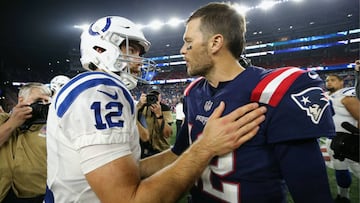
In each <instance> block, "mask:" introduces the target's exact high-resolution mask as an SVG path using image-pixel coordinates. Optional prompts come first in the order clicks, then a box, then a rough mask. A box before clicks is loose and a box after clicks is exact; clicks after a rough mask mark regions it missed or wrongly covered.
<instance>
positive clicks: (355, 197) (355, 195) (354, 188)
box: [170, 124, 360, 203]
mask: <svg viewBox="0 0 360 203" xmlns="http://www.w3.org/2000/svg"><path fill="white" fill-rule="evenodd" d="M175 135H176V125H175V124H173V136H172V137H171V141H170V142H171V143H174V142H175ZM327 173H328V177H329V182H330V190H331V194H332V196H333V197H334V198H335V197H336V194H337V187H336V180H335V174H334V170H333V169H329V168H328V169H327ZM359 193H360V187H359V179H358V178H356V177H355V176H352V184H351V188H350V201H351V203H360V199H359ZM288 202H289V203H294V201H293V200H292V199H291V196H290V195H289V196H288ZM177 203H187V200H186V195H184V197H183V198H182V199H181V200H179V201H178V202H177Z"/></svg>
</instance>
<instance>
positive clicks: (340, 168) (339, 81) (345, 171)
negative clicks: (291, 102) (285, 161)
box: [325, 74, 360, 202]
mask: <svg viewBox="0 0 360 203" xmlns="http://www.w3.org/2000/svg"><path fill="white" fill-rule="evenodd" d="M325 82H326V83H325V85H326V88H327V90H328V92H327V94H328V96H329V98H330V100H331V103H332V106H333V108H334V111H335V114H334V116H333V119H334V124H335V130H336V132H337V133H351V132H349V131H348V130H347V129H345V128H344V127H343V126H342V124H343V123H344V122H348V123H350V124H351V125H353V126H357V127H358V124H359V113H360V101H359V100H358V99H357V97H356V94H355V88H354V87H348V88H344V80H343V78H342V77H341V76H339V75H336V74H329V75H328V76H327V77H326V80H325ZM337 136H339V135H337ZM354 136H355V135H354ZM334 140H335V138H334ZM330 143H331V140H327V152H328V153H329V155H330V162H329V163H327V165H328V166H329V167H331V168H334V169H335V170H336V171H335V176H336V182H337V187H338V195H337V197H336V200H335V202H347V200H348V199H349V189H350V185H351V181H352V180H351V175H350V171H349V169H350V170H351V171H352V172H353V174H354V175H356V176H357V177H360V165H359V163H358V162H355V161H353V160H350V159H347V158H345V159H344V160H343V161H340V160H338V159H335V158H334V151H333V150H332V149H330ZM348 202H350V201H348Z"/></svg>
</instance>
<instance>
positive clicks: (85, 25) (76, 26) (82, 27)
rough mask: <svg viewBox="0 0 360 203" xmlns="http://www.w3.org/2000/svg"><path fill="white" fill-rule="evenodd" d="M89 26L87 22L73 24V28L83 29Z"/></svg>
mask: <svg viewBox="0 0 360 203" xmlns="http://www.w3.org/2000/svg"><path fill="white" fill-rule="evenodd" d="M88 27H89V24H82V25H74V28H76V29H81V30H85V29H87V28H88Z"/></svg>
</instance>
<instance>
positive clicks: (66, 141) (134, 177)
mask: <svg viewBox="0 0 360 203" xmlns="http://www.w3.org/2000/svg"><path fill="white" fill-rule="evenodd" d="M149 47H150V43H149V42H148V41H147V40H146V39H145V37H144V35H143V33H142V31H141V30H139V29H138V28H137V27H136V25H135V24H134V23H133V22H131V21H130V20H128V19H126V18H122V17H118V16H107V17H103V18H100V19H98V20H97V21H96V22H94V23H93V24H91V25H90V26H89V28H88V29H87V30H85V31H84V32H83V33H82V35H81V44H80V49H81V63H82V65H83V67H84V68H85V69H87V70H89V71H88V72H85V73H82V74H79V75H77V76H75V77H74V78H72V79H71V80H70V81H69V82H67V83H66V84H65V85H64V86H62V88H61V89H60V90H59V91H58V92H57V93H56V94H55V97H54V99H53V100H52V103H51V106H50V108H49V115H48V120H47V121H48V123H47V137H46V142H47V190H46V195H45V202H47V203H48V202H51V203H53V202H56V203H69V202H91V203H96V202H107V203H110V202H116V203H129V202H132V203H137V202H139V203H146V202H149V203H154V202H175V201H176V200H177V199H178V198H180V197H181V194H183V193H184V192H185V191H186V190H188V189H189V188H190V187H191V186H192V185H193V184H194V182H195V180H196V179H197V178H199V177H200V175H201V172H202V171H203V170H204V169H205V168H206V166H207V165H208V163H209V161H210V160H211V159H212V158H213V157H215V156H219V155H223V154H226V153H228V152H229V151H232V150H233V149H236V148H238V147H239V146H240V145H241V144H243V143H244V142H245V141H247V140H249V139H250V138H252V137H253V136H254V135H255V134H256V132H257V130H258V129H259V124H260V123H261V122H262V121H263V120H264V115H263V114H264V112H265V111H266V108H265V107H260V108H258V106H259V105H258V104H257V103H251V104H249V105H245V106H243V107H242V108H238V109H237V110H236V111H234V112H232V113H231V114H229V115H226V116H222V117H221V116H220V115H221V113H222V111H223V109H224V107H225V105H224V103H221V104H220V106H219V107H218V108H217V110H215V111H214V113H213V114H212V117H211V118H209V120H208V125H207V126H206V128H205V130H206V129H207V132H204V133H203V134H204V135H203V136H202V138H201V139H198V141H197V142H196V143H195V144H193V145H192V146H191V147H190V148H189V149H188V150H187V151H186V152H184V153H183V155H181V156H180V157H179V158H178V159H177V160H176V161H175V162H174V163H173V164H172V165H170V166H168V167H166V168H164V169H163V170H161V171H159V172H158V173H156V174H155V175H153V176H150V177H148V178H144V179H143V180H141V178H142V177H145V176H148V174H149V172H151V171H153V169H152V168H151V167H155V166H156V165H157V163H156V162H154V160H155V161H157V160H156V159H152V158H149V159H147V160H146V161H144V162H143V163H140V162H139V158H140V144H139V133H138V128H137V126H136V114H137V113H136V107H135V104H134V101H133V98H132V96H131V94H130V92H129V90H130V89H132V88H134V87H135V86H136V84H137V81H138V80H140V79H142V78H146V77H141V76H140V75H141V73H146V72H147V71H146V70H144V69H149V68H151V67H152V64H151V63H147V60H145V59H144V58H142V57H141V56H142V55H143V54H144V53H145V52H146V51H148V49H149ZM252 110H253V111H252ZM245 114H246V115H245ZM234 130H235V131H234ZM229 132H231V133H229ZM167 158H168V161H167V163H168V162H170V161H173V160H174V159H175V158H176V156H175V155H171V154H170V156H168V157H167ZM160 164H161V163H160ZM156 167H162V166H156Z"/></svg>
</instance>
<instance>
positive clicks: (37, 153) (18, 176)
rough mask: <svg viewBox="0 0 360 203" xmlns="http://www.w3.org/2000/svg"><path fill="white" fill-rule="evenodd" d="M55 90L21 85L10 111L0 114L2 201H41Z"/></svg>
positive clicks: (0, 196)
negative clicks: (52, 92)
mask: <svg viewBox="0 0 360 203" xmlns="http://www.w3.org/2000/svg"><path fill="white" fill-rule="evenodd" d="M50 96H51V91H50V89H49V88H48V87H47V86H45V85H43V84H42V83H28V84H26V85H24V86H22V87H21V88H20V91H19V94H18V103H17V105H16V106H15V107H14V108H13V109H12V111H11V112H10V113H0V174H1V182H0V202H2V203H17V202H19V203H20V202H21V203H28V202H29V203H30V202H31V203H37V202H39V203H41V202H42V200H43V196H44V194H45V187H46V143H45V134H46V126H45V123H46V118H47V110H48V105H47V104H48V103H49V101H50Z"/></svg>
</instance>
